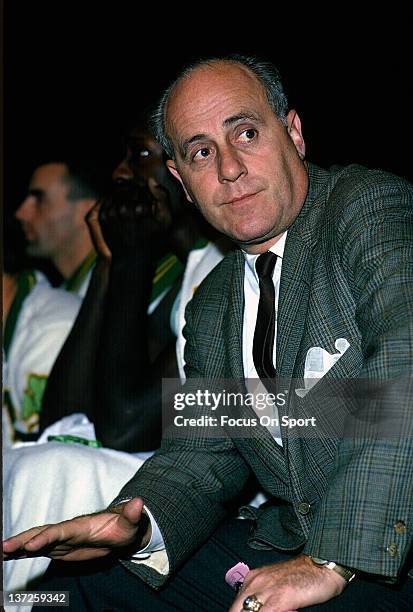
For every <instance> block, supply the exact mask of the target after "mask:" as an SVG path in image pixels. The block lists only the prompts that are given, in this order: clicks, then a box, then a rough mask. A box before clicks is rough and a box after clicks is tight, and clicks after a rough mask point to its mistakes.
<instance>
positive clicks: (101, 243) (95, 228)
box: [86, 201, 112, 259]
mask: <svg viewBox="0 0 413 612" xmlns="http://www.w3.org/2000/svg"><path fill="white" fill-rule="evenodd" d="M101 205H102V203H101V202H100V201H99V202H97V203H96V204H95V206H94V207H93V208H92V209H91V210H90V211H89V213H88V214H87V215H86V220H87V223H88V226H89V231H90V236H91V238H92V241H93V244H94V246H95V249H96V251H97V252H98V253H99V254H100V255H102V256H103V257H105V258H107V259H110V258H111V257H112V253H111V252H110V249H109V247H108V245H107V243H106V241H105V239H104V237H103V232H102V228H101V226H100V222H99V213H100V209H101Z"/></svg>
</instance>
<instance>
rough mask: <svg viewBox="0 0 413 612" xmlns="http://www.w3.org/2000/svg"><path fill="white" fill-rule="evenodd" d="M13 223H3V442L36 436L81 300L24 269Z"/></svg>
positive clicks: (9, 221)
mask: <svg viewBox="0 0 413 612" xmlns="http://www.w3.org/2000/svg"><path fill="white" fill-rule="evenodd" d="M14 229H15V228H14V224H13V222H12V221H11V220H10V219H6V222H5V241H4V246H5V248H4V259H3V262H4V270H3V295H2V297H3V325H4V327H3V427H4V429H3V442H4V443H5V444H6V445H7V446H8V445H10V444H12V443H14V442H16V441H17V440H20V441H28V440H34V439H36V438H37V436H38V430H39V417H40V413H41V409H42V401H43V394H44V390H45V387H46V384H47V380H48V376H49V373H50V371H51V369H52V366H53V364H54V362H55V360H56V357H57V355H58V354H59V351H60V350H61V348H62V346H63V344H64V342H65V340H66V338H67V336H68V334H69V332H70V329H71V327H72V325H73V322H74V321H75V319H76V316H77V313H78V311H79V308H80V304H81V300H80V298H79V297H78V296H76V295H70V294H68V293H67V292H66V291H63V290H62V289H54V288H53V287H51V286H50V284H49V283H48V281H47V279H46V278H45V277H44V276H43V275H40V274H36V272H35V271H33V270H30V269H28V268H27V267H26V266H27V263H28V262H27V261H26V260H25V259H24V258H22V257H21V256H20V254H19V252H18V241H17V238H16V232H15V231H14Z"/></svg>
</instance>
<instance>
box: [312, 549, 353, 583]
mask: <svg viewBox="0 0 413 612" xmlns="http://www.w3.org/2000/svg"><path fill="white" fill-rule="evenodd" d="M308 557H309V558H310V559H311V561H312V562H313V563H315V564H316V565H318V567H326V568H327V569H329V570H333V571H334V572H337V574H339V575H340V576H341V577H342V578H344V580H345V581H346V582H351V581H352V580H353V578H354V577H355V575H356V574H355V572H354V571H353V570H352V569H349V568H348V567H344V566H343V565H339V564H338V563H334V561H327V559H320V558H319V557H312V556H311V555H308Z"/></svg>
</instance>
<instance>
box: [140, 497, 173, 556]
mask: <svg viewBox="0 0 413 612" xmlns="http://www.w3.org/2000/svg"><path fill="white" fill-rule="evenodd" d="M143 509H144V511H145V514H147V515H148V517H149V520H150V522H151V527H152V535H151V539H150V540H149V542H148V544H147V545H146V546H145V547H144V548H141V549H140V550H137V551H136V553H134V554H133V555H132V557H133V559H147V558H148V557H150V555H151V554H152V553H154V552H157V551H160V550H165V541H164V539H163V537H162V534H161V531H160V529H159V527H158V525H157V523H156V521H155V519H154V517H153V515H152V512H151V511H150V510H149V508H148V507H147V506H144V507H143Z"/></svg>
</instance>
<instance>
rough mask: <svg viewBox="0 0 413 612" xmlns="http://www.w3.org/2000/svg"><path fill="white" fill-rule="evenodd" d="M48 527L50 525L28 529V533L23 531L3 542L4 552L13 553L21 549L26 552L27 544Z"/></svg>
mask: <svg viewBox="0 0 413 612" xmlns="http://www.w3.org/2000/svg"><path fill="white" fill-rule="evenodd" d="M47 527H48V525H42V526H41V527H32V528H31V529H27V530H26V531H22V532H21V533H18V534H17V535H15V536H12V537H10V538H7V540H4V542H3V551H4V552H5V553H13V552H15V551H17V550H19V549H21V550H24V547H25V545H26V543H27V542H29V541H30V540H31V539H32V538H33V537H34V536H36V535H37V534H38V533H40V532H41V531H43V530H44V529H46V528H47Z"/></svg>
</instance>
